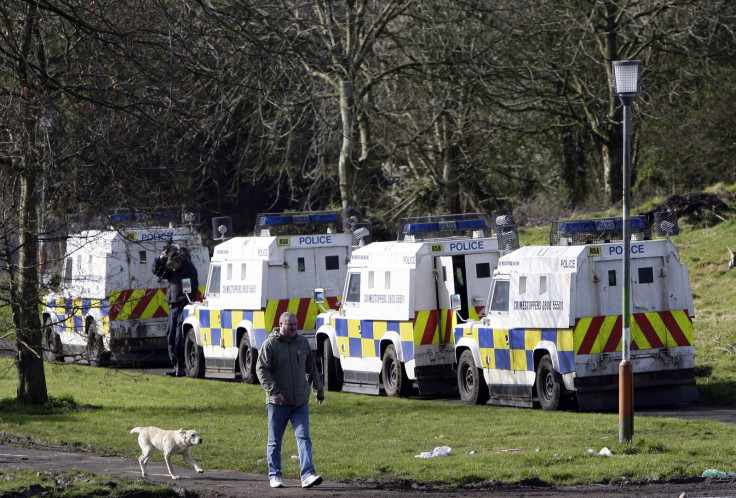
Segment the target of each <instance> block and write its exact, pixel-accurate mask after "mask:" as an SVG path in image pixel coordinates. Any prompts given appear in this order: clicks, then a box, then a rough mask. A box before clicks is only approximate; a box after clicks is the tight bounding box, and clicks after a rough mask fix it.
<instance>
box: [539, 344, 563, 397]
mask: <svg viewBox="0 0 736 498" xmlns="http://www.w3.org/2000/svg"><path fill="white" fill-rule="evenodd" d="M561 381H562V379H561V378H560V375H559V374H558V373H557V372H555V369H554V368H553V367H552V359H551V358H550V357H549V355H548V354H547V355H544V356H543V357H542V359H541V360H540V361H539V365H538V366H537V379H536V387H537V397H538V398H539V404H540V406H541V407H542V408H543V409H545V410H557V407H558V406H559V405H560V398H561V395H562V382H561Z"/></svg>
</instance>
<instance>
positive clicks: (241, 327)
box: [235, 320, 258, 351]
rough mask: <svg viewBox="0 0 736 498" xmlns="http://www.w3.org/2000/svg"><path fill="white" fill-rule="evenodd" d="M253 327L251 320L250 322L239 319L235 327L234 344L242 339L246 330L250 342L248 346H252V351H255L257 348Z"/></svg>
mask: <svg viewBox="0 0 736 498" xmlns="http://www.w3.org/2000/svg"><path fill="white" fill-rule="evenodd" d="M253 329H254V327H253V322H251V321H250V320H241V321H240V323H238V325H237V327H235V344H238V345H239V344H240V341H241V339H243V336H244V335H245V333H246V332H247V333H248V343H249V344H250V347H251V348H253V350H254V351H257V350H258V348H257V347H256V336H255V334H254V333H253ZM236 347H237V346H236Z"/></svg>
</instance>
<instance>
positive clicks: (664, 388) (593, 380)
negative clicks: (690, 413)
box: [454, 213, 698, 410]
mask: <svg viewBox="0 0 736 498" xmlns="http://www.w3.org/2000/svg"><path fill="white" fill-rule="evenodd" d="M630 226H631V234H632V236H631V243H630V256H631V258H630V275H631V282H630V286H629V289H630V296H631V297H630V299H631V307H630V310H631V321H630V322H631V326H630V336H631V342H630V350H631V362H632V363H633V367H634V376H635V381H634V403H635V406H637V407H641V406H647V405H657V404H666V403H671V402H674V401H679V402H687V401H693V400H695V399H697V397H698V393H697V389H696V387H695V377H694V362H695V352H694V347H693V323H692V319H693V317H694V310H693V298H692V294H691V291H690V279H689V274H688V269H687V266H686V265H685V264H684V263H683V262H682V261H681V260H680V254H679V252H678V250H677V247H675V245H674V244H673V243H672V242H671V240H670V239H669V235H674V234H677V233H678V229H677V216H676V214H675V213H657V214H655V216H654V226H653V227H652V225H651V224H650V222H649V219H648V218H647V217H646V216H641V217H632V218H631V220H630ZM622 228H623V224H622V221H621V218H604V219H588V220H568V221H559V222H557V223H553V224H552V229H551V233H550V242H551V244H550V245H548V246H527V247H523V248H521V249H519V250H518V251H515V252H514V253H511V254H509V255H506V256H503V257H502V258H501V259H500V261H499V262H498V268H497V269H496V271H495V272H494V275H493V284H492V286H491V291H490V294H489V297H488V303H487V305H486V313H485V316H483V317H482V318H481V319H478V320H474V321H471V322H467V323H464V324H459V325H457V326H456V327H455V331H454V343H455V355H456V358H457V361H458V369H457V381H458V389H459V391H460V396H461V398H462V400H463V401H464V402H466V403H485V402H486V401H489V402H490V403H491V404H499V405H514V406H527V407H530V406H532V405H533V403H534V402H538V404H539V405H541V407H542V408H544V409H546V410H554V409H557V408H558V406H559V405H560V402H561V401H562V400H564V399H565V398H567V397H570V398H577V403H578V408H579V409H580V410H605V409H615V408H616V406H618V388H619V380H618V373H619V364H620V362H621V356H622V353H621V351H622V349H621V348H622V344H621V343H622V310H623V306H622V302H623V297H622V294H623V293H622V287H623V286H624V282H623V277H622V275H623V248H624V244H623V242H622V232H623V230H622ZM652 231H654V235H655V237H656V236H658V237H660V238H655V239H652Z"/></svg>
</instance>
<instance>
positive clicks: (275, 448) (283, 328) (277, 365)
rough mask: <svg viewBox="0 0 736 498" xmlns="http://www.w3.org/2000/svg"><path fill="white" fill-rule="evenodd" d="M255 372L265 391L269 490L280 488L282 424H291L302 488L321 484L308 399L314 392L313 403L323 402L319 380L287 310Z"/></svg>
mask: <svg viewBox="0 0 736 498" xmlns="http://www.w3.org/2000/svg"><path fill="white" fill-rule="evenodd" d="M256 373H257V374H258V380H259V381H260V382H261V386H263V389H264V390H265V391H266V411H267V412H268V447H267V451H266V456H267V460H268V477H269V481H270V485H271V487H272V488H282V487H283V486H284V481H283V478H282V475H281V442H282V440H283V438H284V431H285V430H286V425H287V424H288V423H289V422H291V426H292V427H293V428H294V436H295V437H296V445H297V450H298V452H299V464H300V470H301V471H300V474H301V480H302V487H303V488H311V487H312V486H316V485H318V484H320V483H321V482H322V476H319V475H317V472H316V470H315V469H314V463H313V462H312V439H311V437H310V435H309V396H310V385H311V389H313V390H314V391H316V395H317V403H319V404H320V405H321V404H322V402H323V401H324V399H325V393H324V387H323V385H322V379H321V378H320V376H319V373H318V372H317V365H316V363H315V361H314V356H313V355H312V349H311V348H310V346H309V341H307V339H305V338H304V337H302V336H301V335H299V334H297V321H296V316H294V314H293V313H289V312H288V311H287V312H285V313H283V314H282V315H281V317H280V318H279V327H277V328H274V330H273V332H272V333H271V335H269V336H268V338H266V340H265V341H264V343H263V345H262V346H261V350H260V352H259V353H258V362H257V364H256Z"/></svg>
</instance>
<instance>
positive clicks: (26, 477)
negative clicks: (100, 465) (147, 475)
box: [0, 470, 181, 498]
mask: <svg viewBox="0 0 736 498" xmlns="http://www.w3.org/2000/svg"><path fill="white" fill-rule="evenodd" d="M13 492H15V493H20V494H18V495H12V494H11V493H13ZM25 492H31V493H33V495H41V496H64V497H66V498H76V497H79V498H82V497H88V496H100V497H102V496H147V497H149V498H165V497H166V498H168V497H171V498H174V497H177V496H181V495H180V494H179V493H177V492H175V491H174V490H173V489H172V488H171V486H165V485H161V484H156V483H154V482H146V481H140V480H139V481H132V480H129V479H118V478H116V477H112V476H108V475H104V474H100V475H95V474H92V473H91V472H86V471H80V470H72V471H70V472H67V473H65V474H60V473H55V472H49V471H42V472H39V471H36V470H15V471H0V493H2V495H3V496H5V495H6V494H7V495H8V496H29V495H26V494H24V493H25Z"/></svg>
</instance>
